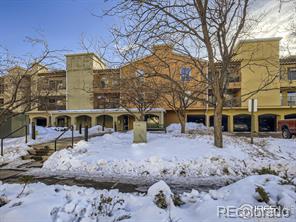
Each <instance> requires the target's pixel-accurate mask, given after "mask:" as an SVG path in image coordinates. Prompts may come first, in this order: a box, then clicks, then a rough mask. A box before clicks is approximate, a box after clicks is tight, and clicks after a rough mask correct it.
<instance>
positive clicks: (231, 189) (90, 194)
mask: <svg viewBox="0 0 296 222" xmlns="http://www.w3.org/2000/svg"><path fill="white" fill-rule="evenodd" d="M281 181H282V178H280V177H277V176H273V175H264V176H249V177H247V178H245V179H243V180H240V181H238V182H236V183H234V184H231V185H228V186H226V187H223V188H220V189H218V190H212V191H210V192H199V191H197V190H192V191H191V192H189V193H182V194H181V195H180V198H181V200H182V201H183V202H184V204H183V205H181V206H174V205H169V206H168V208H167V209H161V208H159V207H157V206H156V204H155V203H154V198H155V195H154V194H155V192H156V191H157V190H160V189H163V190H168V191H170V188H169V187H168V185H167V184H165V183H164V182H163V181H159V182H157V183H156V184H154V185H152V186H151V187H150V189H149V192H148V194H147V195H145V194H139V193H121V192H119V191H118V190H96V189H93V188H85V187H77V186H65V185H50V186H48V185H45V184H42V183H34V184H28V185H27V186H26V188H25V190H24V192H23V194H22V195H20V196H19V197H17V196H18V195H19V194H20V192H21V190H22V189H23V185H21V184H2V185H1V184H0V196H1V197H2V198H6V199H7V200H8V203H7V204H6V205H4V206H2V207H0V215H1V222H10V221H24V220H25V221H42V222H47V221H48V222H49V221H53V222H73V221H81V222H91V221H106V222H108V221H110V222H111V221H119V219H120V218H121V219H122V221H127V222H137V221H179V222H191V221H192V222H194V221H201V222H206V221H209V222H210V221H219V222H220V221H222V222H223V221H225V222H226V221H238V222H241V221H259V219H258V218H250V219H243V218H239V217H237V216H236V217H235V218H226V217H225V215H224V214H223V210H221V208H222V209H223V207H225V208H226V207H227V206H232V207H234V208H236V209H237V208H239V207H241V206H242V205H243V206H251V207H255V206H265V207H269V206H271V207H278V206H281V207H285V208H286V210H288V212H289V215H287V216H288V217H287V218H280V219H277V220H276V221H286V222H293V221H295V220H296V215H295V209H296V193H295V185H293V184H287V185H283V183H282V182H281ZM258 186H260V187H262V188H263V189H264V190H265V192H266V193H267V194H268V196H269V198H270V201H269V202H268V203H265V202H259V201H258V198H257V196H258V193H257V192H256V188H257V187H258ZM152 190H153V191H152ZM111 198H112V199H111ZM113 205H114V206H115V207H114V208H113V209H112V206H113ZM217 209H219V211H218V210H217ZM169 219H171V220H169ZM262 220H263V219H261V220H260V221H262ZM264 221H273V219H270V218H268V217H267V218H265V219H264Z"/></svg>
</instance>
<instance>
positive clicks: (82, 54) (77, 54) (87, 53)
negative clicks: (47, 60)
mask: <svg viewBox="0 0 296 222" xmlns="http://www.w3.org/2000/svg"><path fill="white" fill-rule="evenodd" d="M87 55H90V56H94V57H95V58H96V59H98V60H99V61H100V62H101V63H103V64H104V65H106V64H105V62H104V61H103V60H102V59H101V58H100V57H99V56H97V54H95V53H93V52H85V53H73V54H66V55H65V56H66V57H71V56H87Z"/></svg>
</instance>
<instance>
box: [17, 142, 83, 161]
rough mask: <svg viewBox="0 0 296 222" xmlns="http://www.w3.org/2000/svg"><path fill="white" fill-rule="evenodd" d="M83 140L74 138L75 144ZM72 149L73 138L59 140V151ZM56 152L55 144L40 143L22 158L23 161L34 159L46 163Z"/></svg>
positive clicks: (32, 146) (33, 146)
mask: <svg viewBox="0 0 296 222" xmlns="http://www.w3.org/2000/svg"><path fill="white" fill-rule="evenodd" d="M81 139H82V138H80V137H76V138H74V142H78V141H80V140H81ZM69 147H71V138H65V139H62V140H59V141H58V143H57V151H58V150H61V149H64V148H69ZM54 152H55V150H54V142H53V141H51V142H47V143H40V144H36V145H31V147H30V148H29V149H28V154H27V155H25V156H22V159H23V160H29V159H33V160H35V161H40V162H44V161H46V160H47V159H48V157H49V156H50V155H51V154H53V153H54Z"/></svg>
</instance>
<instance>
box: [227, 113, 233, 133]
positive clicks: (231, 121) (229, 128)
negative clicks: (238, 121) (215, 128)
mask: <svg viewBox="0 0 296 222" xmlns="http://www.w3.org/2000/svg"><path fill="white" fill-rule="evenodd" d="M233 128H234V121H233V115H229V116H228V131H229V132H231V133H233Z"/></svg>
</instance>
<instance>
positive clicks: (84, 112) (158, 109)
mask: <svg viewBox="0 0 296 222" xmlns="http://www.w3.org/2000/svg"><path fill="white" fill-rule="evenodd" d="M129 111H130V112H134V113H137V112H139V110H138V109H137V108H130V109H129ZM165 111H166V110H165V109H163V108H152V109H151V110H149V111H148V112H147V113H151V112H165ZM44 112H46V113H49V114H67V113H68V114H71V113H72V114H73V113H74V114H87V113H88V114H91V113H127V112H128V111H127V110H126V109H123V108H118V109H79V110H53V111H29V112H28V113H44Z"/></svg>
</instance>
